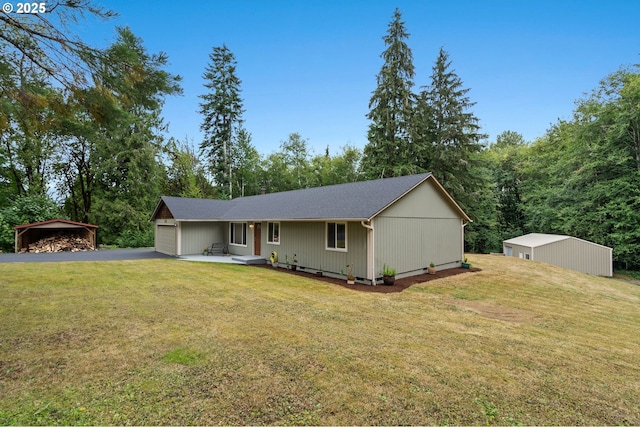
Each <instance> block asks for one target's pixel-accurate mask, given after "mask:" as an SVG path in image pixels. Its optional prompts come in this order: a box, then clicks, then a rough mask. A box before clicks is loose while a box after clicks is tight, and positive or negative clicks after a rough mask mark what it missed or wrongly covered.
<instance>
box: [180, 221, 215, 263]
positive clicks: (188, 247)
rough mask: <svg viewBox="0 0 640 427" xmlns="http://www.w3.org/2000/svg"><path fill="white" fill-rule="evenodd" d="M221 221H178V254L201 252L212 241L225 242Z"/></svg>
mask: <svg viewBox="0 0 640 427" xmlns="http://www.w3.org/2000/svg"><path fill="white" fill-rule="evenodd" d="M223 226H224V223H221V222H190V221H189V222H187V221H182V222H180V227H179V228H180V233H181V236H180V254H179V255H195V254H201V253H202V250H203V249H204V248H207V247H209V246H211V244H212V243H219V242H225V241H226V240H224V233H223V232H222V229H223Z"/></svg>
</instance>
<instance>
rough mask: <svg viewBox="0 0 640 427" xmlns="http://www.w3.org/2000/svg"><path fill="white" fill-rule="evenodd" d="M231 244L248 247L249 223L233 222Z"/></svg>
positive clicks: (230, 225) (230, 231)
mask: <svg viewBox="0 0 640 427" xmlns="http://www.w3.org/2000/svg"><path fill="white" fill-rule="evenodd" d="M229 228H230V230H229V236H230V237H229V243H230V244H232V245H239V246H247V223H245V222H232V223H231V224H229Z"/></svg>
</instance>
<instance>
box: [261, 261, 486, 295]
mask: <svg viewBox="0 0 640 427" xmlns="http://www.w3.org/2000/svg"><path fill="white" fill-rule="evenodd" d="M256 267H260V268H273V267H271V266H270V265H268V264H263V265H256ZM278 271H280V272H283V273H287V274H292V275H295V276H301V277H308V278H310V279H315V280H320V281H322V282H327V283H333V284H334V285H338V286H342V287H344V288H347V289H351V290H354V291H360V292H375V293H380V294H391V293H398V292H402V291H404V290H405V289H408V288H410V287H411V286H413V285H415V284H418V283H425V282H430V281H432V280H437V279H442V278H444V277H450V276H456V275H458V274H464V273H476V272H478V271H482V270H481V269H480V268H461V267H458V268H449V269H446V270H441V271H437V272H436V274H420V275H417V276H411V277H405V278H403V279H396V282H395V283H394V284H393V285H392V286H386V285H377V286H371V285H365V284H363V283H356V284H355V285H347V281H346V280H344V279H336V278H333V277H327V276H316V275H315V273H311V272H309V271H305V270H296V271H292V270H288V269H286V268H278Z"/></svg>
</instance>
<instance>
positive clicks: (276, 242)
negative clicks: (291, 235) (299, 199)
mask: <svg viewBox="0 0 640 427" xmlns="http://www.w3.org/2000/svg"><path fill="white" fill-rule="evenodd" d="M275 224H278V240H273V236H272V235H271V230H270V229H271V227H272V225H273V226H275ZM281 240H282V226H281V225H280V221H273V222H271V221H270V222H267V244H269V245H279V244H280V241H281Z"/></svg>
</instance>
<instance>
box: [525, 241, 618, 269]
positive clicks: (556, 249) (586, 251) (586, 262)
mask: <svg viewBox="0 0 640 427" xmlns="http://www.w3.org/2000/svg"><path fill="white" fill-rule="evenodd" d="M533 255H534V256H533V259H534V260H536V261H542V262H546V263H549V264H553V265H557V266H558V267H562V268H568V269H571V270H575V271H579V272H582V273H587V274H592V275H594V276H606V277H610V276H612V275H613V271H612V261H613V260H612V250H611V249H610V248H607V247H604V246H600V245H597V244H594V243H591V242H587V241H584V240H579V239H574V238H569V239H565V240H561V241H558V242H554V243H550V244H548V245H544V246H539V247H536V248H534V253H533Z"/></svg>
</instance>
